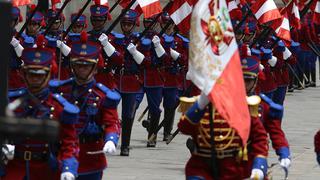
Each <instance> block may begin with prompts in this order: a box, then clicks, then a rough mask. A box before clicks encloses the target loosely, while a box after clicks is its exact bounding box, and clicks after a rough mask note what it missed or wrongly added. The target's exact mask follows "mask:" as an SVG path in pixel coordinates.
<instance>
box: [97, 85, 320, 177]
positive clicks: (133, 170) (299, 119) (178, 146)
mask: <svg viewBox="0 0 320 180" xmlns="http://www.w3.org/2000/svg"><path fill="white" fill-rule="evenodd" d="M318 84H319V82H318ZM145 106H146V101H145V99H144V101H143V103H142V104H141V107H140V108H139V111H138V112H137V116H139V115H140V114H141V113H142V111H143V110H144V108H145ZM179 117H180V114H178V113H177V114H176V122H177V121H178V119H179ZM174 127H176V125H175V126H174ZM283 128H284V131H285V132H286V135H287V138H288V140H289V143H290V146H291V151H292V159H293V162H292V166H291V168H290V174H289V179H290V180H318V179H320V168H319V166H318V165H317V163H316V158H315V153H314V152H313V148H314V146H313V137H314V134H315V133H316V131H317V130H318V129H320V87H317V88H307V89H305V90H301V91H298V90H297V91H295V92H294V93H289V94H288V95H287V97H286V101H285V114H284V119H283ZM132 136H133V137H132V141H131V145H132V150H131V151H130V156H129V157H122V156H119V153H120V150H119V151H118V152H117V154H116V155H115V156H110V157H108V162H109V168H108V169H107V170H105V175H104V177H103V179H109V180H182V179H184V166H185V163H186V161H187V160H188V158H189V156H190V153H189V152H188V150H187V148H186V147H185V142H186V139H187V136H184V135H181V134H179V135H178V136H177V137H176V138H175V139H174V140H173V142H171V144H169V145H166V144H165V143H164V142H162V141H158V144H157V147H156V148H146V136H147V133H146V130H145V129H144V128H143V127H142V126H141V123H138V122H137V121H136V122H135V124H134V128H133V133H132ZM158 140H162V130H161V131H160V134H159V136H158ZM268 161H269V164H271V163H275V162H277V157H276V155H275V153H274V151H273V150H270V153H269V158H268ZM272 174H273V180H280V179H283V177H284V173H283V171H282V169H281V168H280V167H279V166H278V165H277V166H274V167H273V168H272Z"/></svg>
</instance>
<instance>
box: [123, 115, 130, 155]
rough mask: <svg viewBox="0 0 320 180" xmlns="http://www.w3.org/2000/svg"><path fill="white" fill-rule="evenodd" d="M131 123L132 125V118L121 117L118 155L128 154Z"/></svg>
mask: <svg viewBox="0 0 320 180" xmlns="http://www.w3.org/2000/svg"><path fill="white" fill-rule="evenodd" d="M132 125H133V119H132V118H122V133H121V152H120V156H129V146H130V138H131V130H132Z"/></svg>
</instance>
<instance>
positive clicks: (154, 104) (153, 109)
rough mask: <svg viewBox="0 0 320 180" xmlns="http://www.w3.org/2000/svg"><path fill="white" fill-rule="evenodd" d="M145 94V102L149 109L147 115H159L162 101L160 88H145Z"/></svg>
mask: <svg viewBox="0 0 320 180" xmlns="http://www.w3.org/2000/svg"><path fill="white" fill-rule="evenodd" d="M144 89H145V92H146V94H147V101H148V107H149V113H150V114H153V115H157V116H158V115H159V116H160V114H161V109H160V104H161V100H162V91H163V88H162V87H152V88H149V87H145V88H144Z"/></svg>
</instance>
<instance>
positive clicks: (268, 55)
mask: <svg viewBox="0 0 320 180" xmlns="http://www.w3.org/2000/svg"><path fill="white" fill-rule="evenodd" d="M261 51H262V57H261V65H262V67H263V73H264V75H265V79H264V80H261V81H258V84H259V90H260V92H261V93H264V94H265V95H266V96H268V97H269V98H271V99H272V97H273V93H274V91H275V90H276V89H277V83H276V79H275V75H274V72H273V69H272V68H273V67H275V65H276V63H277V58H276V57H274V56H273V54H272V51H271V49H267V48H263V47H262V48H261Z"/></svg>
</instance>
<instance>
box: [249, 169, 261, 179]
mask: <svg viewBox="0 0 320 180" xmlns="http://www.w3.org/2000/svg"><path fill="white" fill-rule="evenodd" d="M263 178H264V175H263V172H262V170H261V169H252V171H251V176H250V179H252V180H263Z"/></svg>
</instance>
